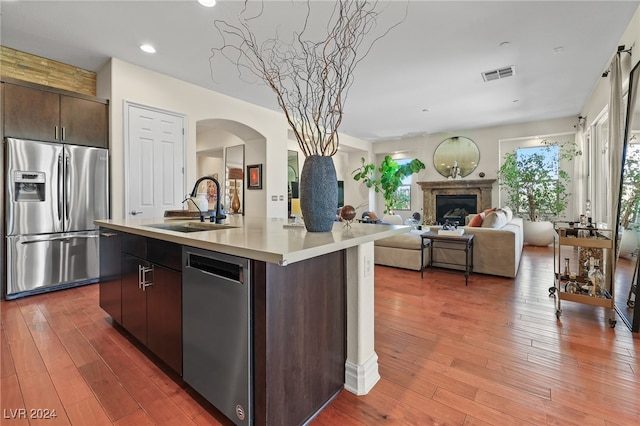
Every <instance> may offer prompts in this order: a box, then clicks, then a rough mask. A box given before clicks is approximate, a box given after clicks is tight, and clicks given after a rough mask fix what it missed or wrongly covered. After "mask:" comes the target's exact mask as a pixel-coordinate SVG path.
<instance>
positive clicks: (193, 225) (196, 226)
mask: <svg viewBox="0 0 640 426" xmlns="http://www.w3.org/2000/svg"><path fill="white" fill-rule="evenodd" d="M143 226H148V227H150V228H156V229H164V230H165V231H174V232H202V231H216V230H220V229H231V228H236V227H235V226H231V225H223V224H219V223H211V222H189V223H166V222H164V223H154V224H151V225H143Z"/></svg>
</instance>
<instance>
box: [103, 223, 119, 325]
mask: <svg viewBox="0 0 640 426" xmlns="http://www.w3.org/2000/svg"><path fill="white" fill-rule="evenodd" d="M120 234H121V233H120V232H117V231H113V230H111V229H105V228H100V307H101V308H102V309H104V310H105V312H107V313H108V314H109V315H111V318H113V320H114V321H115V322H117V323H118V324H122V304H121V301H122V268H121V265H122V263H121V260H120V258H121V256H122V254H121V252H122V248H121V240H122V238H121V235H120Z"/></svg>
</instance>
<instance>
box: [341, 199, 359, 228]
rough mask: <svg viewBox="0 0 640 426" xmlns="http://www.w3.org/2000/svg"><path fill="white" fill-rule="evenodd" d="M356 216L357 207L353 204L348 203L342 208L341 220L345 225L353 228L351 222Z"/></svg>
mask: <svg viewBox="0 0 640 426" xmlns="http://www.w3.org/2000/svg"><path fill="white" fill-rule="evenodd" d="M355 217H356V209H355V208H354V207H353V206H350V205H348V204H347V205H346V206H344V207H343V208H341V209H340V220H341V221H343V222H344V226H345V227H347V228H351V222H353V219H354V218H355Z"/></svg>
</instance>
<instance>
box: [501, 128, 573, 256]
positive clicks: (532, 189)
mask: <svg viewBox="0 0 640 426" xmlns="http://www.w3.org/2000/svg"><path fill="white" fill-rule="evenodd" d="M578 155H582V151H580V150H579V149H578V148H577V146H576V144H575V143H573V142H568V141H567V142H563V143H557V142H549V141H546V140H545V141H543V142H542V146H541V147H539V148H537V149H535V150H532V152H529V153H523V152H520V153H519V152H518V150H514V151H511V152H508V153H506V154H505V156H504V162H503V164H502V166H501V167H500V169H499V170H498V182H499V185H500V187H501V188H503V189H504V190H505V191H506V192H507V196H508V203H509V205H510V206H511V207H512V208H513V210H514V212H518V213H521V214H525V215H526V218H527V219H528V220H529V222H526V221H525V228H524V233H525V241H526V242H528V243H529V244H533V245H541V246H546V245H549V244H550V243H551V242H552V241H553V232H552V230H553V225H552V224H551V223H550V222H549V219H551V218H558V217H559V216H560V215H561V214H562V213H563V212H564V211H565V209H566V208H567V205H568V203H569V200H570V197H571V192H570V191H569V184H570V183H571V175H570V174H569V173H568V172H567V171H566V170H563V169H562V168H561V167H560V164H561V162H562V161H564V160H572V159H573V158H575V157H576V156H578ZM535 222H546V223H544V224H543V225H533V224H532V223H535ZM532 228H533V229H532ZM534 229H535V230H534Z"/></svg>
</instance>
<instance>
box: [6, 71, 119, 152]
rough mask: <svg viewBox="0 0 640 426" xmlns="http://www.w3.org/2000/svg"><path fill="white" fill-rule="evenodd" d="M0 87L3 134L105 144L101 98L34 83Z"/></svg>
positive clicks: (105, 112)
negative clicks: (75, 94)
mask: <svg viewBox="0 0 640 426" xmlns="http://www.w3.org/2000/svg"><path fill="white" fill-rule="evenodd" d="M4 86H5V87H4V136H7V137H15V138H21V139H34V140H40V141H47V142H63V143H69V144H75V145H87V146H95V147H100V148H107V147H108V140H109V138H108V135H109V110H108V105H107V103H106V102H105V101H101V100H98V99H90V98H89V97H86V96H83V95H77V96H74V95H73V94H70V93H66V92H65V93H61V92H58V91H56V90H54V89H49V88H47V89H46V90H42V89H40V88H38V87H32V86H34V85H21V84H9V83H6V84H5V85H4Z"/></svg>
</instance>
